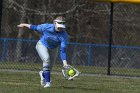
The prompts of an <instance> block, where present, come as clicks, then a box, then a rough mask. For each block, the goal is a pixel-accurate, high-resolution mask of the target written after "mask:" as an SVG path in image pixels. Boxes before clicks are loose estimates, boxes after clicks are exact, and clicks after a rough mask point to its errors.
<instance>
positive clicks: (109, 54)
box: [107, 3, 114, 75]
mask: <svg viewBox="0 0 140 93" xmlns="http://www.w3.org/2000/svg"><path fill="white" fill-rule="evenodd" d="M113 8H114V4H113V3H111V9H110V23H109V50H108V69H107V75H110V68H111V49H112V29H113Z"/></svg>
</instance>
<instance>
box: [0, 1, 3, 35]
mask: <svg viewBox="0 0 140 93" xmlns="http://www.w3.org/2000/svg"><path fill="white" fill-rule="evenodd" d="M2 8H3V0H0V37H1V23H2Z"/></svg>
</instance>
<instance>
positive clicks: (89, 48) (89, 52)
mask: <svg viewBox="0 0 140 93" xmlns="http://www.w3.org/2000/svg"><path fill="white" fill-rule="evenodd" d="M90 65H91V46H90V45H89V47H88V66H90Z"/></svg>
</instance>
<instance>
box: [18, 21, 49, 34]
mask: <svg viewBox="0 0 140 93" xmlns="http://www.w3.org/2000/svg"><path fill="white" fill-rule="evenodd" d="M17 27H19V28H23V27H27V28H29V29H31V30H34V31H38V32H43V31H44V30H45V29H46V28H48V27H50V26H49V25H48V24H40V25H32V24H26V23H21V24H19V25H18V26H17Z"/></svg>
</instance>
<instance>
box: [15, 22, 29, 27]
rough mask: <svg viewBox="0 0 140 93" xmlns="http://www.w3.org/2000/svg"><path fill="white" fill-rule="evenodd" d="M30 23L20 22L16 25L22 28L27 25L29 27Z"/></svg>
mask: <svg viewBox="0 0 140 93" xmlns="http://www.w3.org/2000/svg"><path fill="white" fill-rule="evenodd" d="M30 26H31V24H26V23H21V24H19V25H17V27H19V28H23V27H27V28H30Z"/></svg>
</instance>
